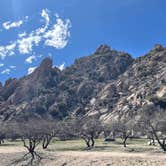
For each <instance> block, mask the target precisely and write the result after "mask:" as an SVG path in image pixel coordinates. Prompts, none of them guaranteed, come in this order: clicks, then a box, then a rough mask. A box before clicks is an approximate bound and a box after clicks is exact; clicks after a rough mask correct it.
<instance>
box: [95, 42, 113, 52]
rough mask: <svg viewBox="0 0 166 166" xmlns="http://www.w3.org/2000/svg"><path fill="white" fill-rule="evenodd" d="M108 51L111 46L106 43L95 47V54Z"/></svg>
mask: <svg viewBox="0 0 166 166" xmlns="http://www.w3.org/2000/svg"><path fill="white" fill-rule="evenodd" d="M110 51H111V48H110V47H109V46H108V45H106V44H102V45H100V46H99V47H98V48H97V50H96V52H95V54H105V53H107V52H110Z"/></svg>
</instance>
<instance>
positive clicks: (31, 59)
mask: <svg viewBox="0 0 166 166" xmlns="http://www.w3.org/2000/svg"><path fill="white" fill-rule="evenodd" d="M34 60H36V56H35V55H32V56H29V57H28V58H27V59H26V60H25V61H26V62H27V63H32V62H33V61H34Z"/></svg>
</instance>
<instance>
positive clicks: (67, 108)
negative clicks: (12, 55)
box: [0, 45, 166, 122]
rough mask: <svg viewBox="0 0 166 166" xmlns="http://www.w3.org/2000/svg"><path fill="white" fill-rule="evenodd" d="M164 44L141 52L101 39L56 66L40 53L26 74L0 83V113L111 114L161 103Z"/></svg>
mask: <svg viewBox="0 0 166 166" xmlns="http://www.w3.org/2000/svg"><path fill="white" fill-rule="evenodd" d="M165 89H166V48H165V47H163V46H161V45H156V46H155V47H154V48H153V49H152V50H150V52H149V53H148V54H146V55H145V56H142V57H139V58H137V59H133V58H132V57H131V56H130V55H129V54H128V53H125V52H120V51H116V50H113V49H111V48H110V47H108V46H107V45H101V46H100V47H98V48H97V50H96V51H95V52H94V53H93V54H92V55H89V56H87V57H83V58H80V59H77V60H76V61H75V62H74V64H73V65H71V66H70V67H67V68H66V69H65V70H63V71H60V70H59V69H57V68H54V67H52V60H51V59H50V58H46V59H44V60H43V61H42V63H41V65H40V66H39V67H38V68H37V69H36V70H35V71H34V72H33V73H32V74H30V75H28V76H25V77H23V78H21V79H19V80H16V79H9V80H8V81H7V82H6V83H5V85H4V86H2V85H1V86H0V119H1V120H12V119H24V118H27V117H31V116H42V117H47V118H57V119H63V118H64V117H66V116H68V115H70V114H75V115H87V116H90V115H96V114H97V115H100V119H101V120H102V121H107V122H109V121H110V120H111V118H112V117H116V116H131V115H136V114H139V109H140V108H141V107H142V106H143V105H144V104H146V103H150V102H152V100H153V102H154V101H155V103H156V104H160V105H161V106H162V107H163V108H164V106H165V96H166V93H165Z"/></svg>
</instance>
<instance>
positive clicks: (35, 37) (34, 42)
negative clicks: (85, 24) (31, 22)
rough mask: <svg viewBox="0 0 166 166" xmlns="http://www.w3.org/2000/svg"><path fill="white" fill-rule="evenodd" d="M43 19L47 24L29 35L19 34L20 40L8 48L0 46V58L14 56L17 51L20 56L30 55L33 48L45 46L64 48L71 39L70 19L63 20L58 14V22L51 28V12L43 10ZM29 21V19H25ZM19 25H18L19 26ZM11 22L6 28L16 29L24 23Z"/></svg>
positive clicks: (5, 24)
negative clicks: (40, 45)
mask: <svg viewBox="0 0 166 166" xmlns="http://www.w3.org/2000/svg"><path fill="white" fill-rule="evenodd" d="M41 17H42V18H43V19H44V21H45V24H44V25H43V26H42V27H40V28H37V29H35V30H33V31H31V32H30V33H29V34H27V33H26V32H23V33H20V34H18V39H17V40H16V41H14V42H13V44H9V45H6V46H0V58H1V59H4V58H5V57H6V56H12V55H14V54H15V51H19V53H20V54H30V53H32V51H33V47H35V46H39V44H44V45H43V46H49V47H54V48H56V49H62V48H64V47H65V46H66V45H67V43H68V38H69V37H70V31H69V29H70V27H71V22H70V20H69V19H67V20H62V19H61V18H60V17H59V16H58V14H56V22H55V24H53V25H52V26H51V28H49V27H50V12H49V11H48V10H47V9H43V10H42V12H41ZM25 19H28V17H25ZM17 23H18V24H17ZM17 23H16V22H13V23H12V24H11V23H10V24H9V22H7V23H4V26H5V27H6V28H8V29H9V27H15V26H16V25H21V24H22V22H17Z"/></svg>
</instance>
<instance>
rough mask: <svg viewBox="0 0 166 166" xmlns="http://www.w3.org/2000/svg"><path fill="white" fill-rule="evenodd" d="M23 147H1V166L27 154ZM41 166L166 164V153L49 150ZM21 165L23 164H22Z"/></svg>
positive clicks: (150, 165)
mask: <svg viewBox="0 0 166 166" xmlns="http://www.w3.org/2000/svg"><path fill="white" fill-rule="evenodd" d="M25 152H26V151H25V149H24V148H23V147H21V146H20V147H15V146H12V147H0V166H12V164H11V162H12V161H14V160H15V159H19V158H21V156H23V155H24V154H25ZM39 165H40V166H166V154H163V153H148V152H146V153H140V152H139V153H131V152H98V151H57V152H54V151H47V152H45V154H44V156H43V159H42V161H41V163H40V164H39ZM20 166H21V165H20Z"/></svg>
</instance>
